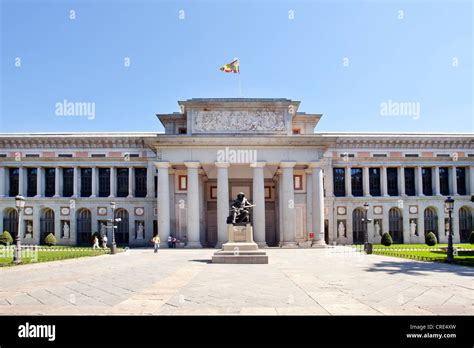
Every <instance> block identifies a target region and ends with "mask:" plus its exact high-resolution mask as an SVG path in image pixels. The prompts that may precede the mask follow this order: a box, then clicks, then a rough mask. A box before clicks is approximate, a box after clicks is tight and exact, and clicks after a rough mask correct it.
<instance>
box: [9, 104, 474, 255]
mask: <svg viewBox="0 0 474 348" xmlns="http://www.w3.org/2000/svg"><path fill="white" fill-rule="evenodd" d="M179 106H180V112H175V113H171V114H159V115H157V117H158V119H159V121H160V122H161V123H162V124H163V126H164V128H165V133H164V134H163V133H103V134H99V133H70V134H63V133H61V134H53V133H51V134H35V133H24V134H5V133H4V134H0V229H1V230H2V231H9V232H10V233H12V234H13V235H15V234H16V231H17V229H18V223H17V221H18V215H17V211H16V210H15V201H14V197H15V196H16V195H18V194H20V195H23V196H24V197H25V198H26V207H25V209H24V212H23V214H22V223H21V229H20V235H21V238H22V241H23V242H24V243H35V244H42V243H43V240H44V237H45V236H46V235H47V234H49V233H54V234H55V236H56V238H57V240H58V241H59V244H63V245H89V244H90V241H91V235H92V234H93V233H101V234H104V233H107V234H108V235H109V240H110V237H111V229H110V228H107V221H108V219H110V218H111V214H112V213H111V209H110V202H111V201H114V202H116V204H117V210H116V212H115V213H116V217H117V218H118V217H119V218H120V219H121V221H120V222H118V224H117V225H118V226H117V229H116V233H115V236H116V240H117V242H118V243H119V244H123V245H130V246H141V245H147V243H148V241H149V240H150V239H151V238H152V236H153V235H154V234H156V233H159V234H160V236H161V238H162V241H166V239H167V236H169V235H173V236H176V237H177V238H178V239H180V240H183V239H184V238H186V240H187V241H188V243H187V247H219V246H220V245H221V244H222V243H224V242H225V241H226V238H227V226H226V217H227V216H228V215H229V207H230V202H231V200H232V199H233V198H235V196H236V194H237V193H238V192H244V193H245V194H246V196H247V197H248V198H249V200H250V201H251V202H253V203H254V204H255V208H253V212H252V223H253V226H254V238H255V241H256V242H257V243H258V244H259V245H260V246H262V247H263V246H283V247H286V246H291V247H294V246H299V247H311V246H321V245H325V244H335V243H337V244H352V243H363V242H364V241H365V238H368V241H369V242H373V243H379V242H380V238H381V235H382V233H384V232H389V233H390V234H391V235H392V237H393V239H394V240H395V242H398V243H423V242H424V235H425V233H427V232H434V233H435V234H436V235H437V236H438V240H439V241H440V242H446V241H447V227H448V222H447V213H446V212H445V209H444V200H445V199H446V197H447V196H448V195H449V196H452V197H453V198H454V199H455V205H454V207H455V208H454V212H453V220H452V221H453V231H454V241H455V242H465V241H467V239H468V237H469V234H470V232H471V231H472V230H473V229H474V226H473V209H474V203H473V202H472V199H471V196H472V195H474V136H473V135H472V134H442V133H439V134H410V133H390V134H388V133H320V132H317V129H316V132H315V127H316V126H317V123H318V121H319V119H320V118H321V117H322V115H321V114H306V113H302V112H299V111H298V107H299V102H298V101H292V100H288V99H260V98H259V99H190V100H186V101H180V102H179ZM365 217H367V218H369V219H372V222H370V223H367V222H366V220H365Z"/></svg>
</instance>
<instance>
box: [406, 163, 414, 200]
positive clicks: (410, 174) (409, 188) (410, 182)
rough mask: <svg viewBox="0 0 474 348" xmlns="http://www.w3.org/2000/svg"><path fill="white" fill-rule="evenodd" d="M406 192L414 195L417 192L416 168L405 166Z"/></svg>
mask: <svg viewBox="0 0 474 348" xmlns="http://www.w3.org/2000/svg"><path fill="white" fill-rule="evenodd" d="M405 194H406V195H407V196H414V195H415V194H416V192H415V168H405Z"/></svg>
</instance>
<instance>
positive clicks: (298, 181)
mask: <svg viewBox="0 0 474 348" xmlns="http://www.w3.org/2000/svg"><path fill="white" fill-rule="evenodd" d="M293 189H294V190H296V191H301V190H303V175H299V174H298V175H293Z"/></svg>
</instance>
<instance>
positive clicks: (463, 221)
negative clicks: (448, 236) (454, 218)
mask: <svg viewBox="0 0 474 348" xmlns="http://www.w3.org/2000/svg"><path fill="white" fill-rule="evenodd" d="M472 229H473V226H472V214H471V210H470V209H469V207H461V208H460V209H459V237H460V239H461V243H468V242H469V235H470V234H471V231H472Z"/></svg>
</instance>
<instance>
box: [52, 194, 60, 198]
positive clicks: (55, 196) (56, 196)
mask: <svg viewBox="0 0 474 348" xmlns="http://www.w3.org/2000/svg"><path fill="white" fill-rule="evenodd" d="M59 197H61V196H60V195H54V196H53V198H59Z"/></svg>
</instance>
